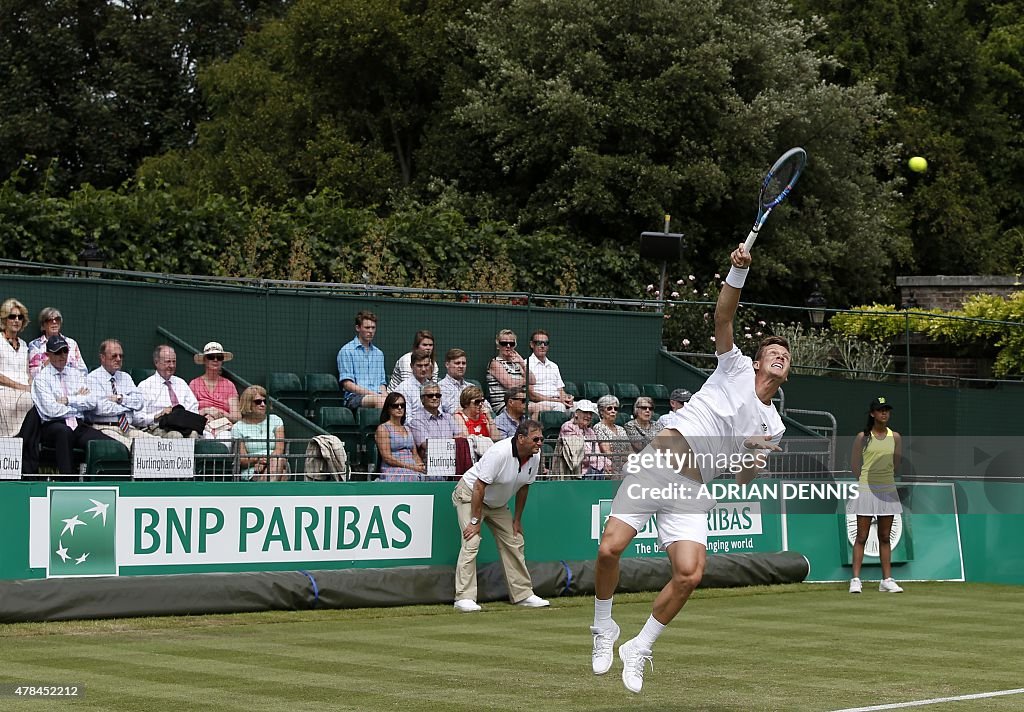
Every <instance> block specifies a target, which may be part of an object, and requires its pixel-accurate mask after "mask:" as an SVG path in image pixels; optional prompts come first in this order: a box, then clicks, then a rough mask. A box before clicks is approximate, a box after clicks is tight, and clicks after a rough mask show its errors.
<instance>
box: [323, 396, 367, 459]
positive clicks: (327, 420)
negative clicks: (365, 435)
mask: <svg viewBox="0 0 1024 712" xmlns="http://www.w3.org/2000/svg"><path fill="white" fill-rule="evenodd" d="M317 424H318V425H319V426H320V427H321V428H323V429H324V430H326V431H327V432H328V433H330V434H331V435H334V436H336V437H337V438H338V439H339V440H341V442H342V443H344V444H345V455H346V456H347V457H348V460H349V462H355V461H356V460H357V459H358V458H357V455H358V453H359V442H360V432H359V426H358V425H357V424H356V418H355V416H354V415H353V414H352V411H351V410H349V409H348V408H345V407H344V406H324V407H323V408H321V409H320V413H319V414H318V416H317Z"/></svg>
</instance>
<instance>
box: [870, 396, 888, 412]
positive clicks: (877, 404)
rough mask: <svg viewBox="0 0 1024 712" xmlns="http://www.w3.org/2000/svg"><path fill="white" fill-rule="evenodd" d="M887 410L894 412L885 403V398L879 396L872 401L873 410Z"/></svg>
mask: <svg viewBox="0 0 1024 712" xmlns="http://www.w3.org/2000/svg"><path fill="white" fill-rule="evenodd" d="M886 408H888V409H889V410H892V406H891V405H889V404H888V403H886V402H885V396H878V398H875V399H874V400H873V401H871V410H885V409H886Z"/></svg>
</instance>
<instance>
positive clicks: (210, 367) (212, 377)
mask: <svg viewBox="0 0 1024 712" xmlns="http://www.w3.org/2000/svg"><path fill="white" fill-rule="evenodd" d="M234 357H235V355H234V354H233V353H231V352H230V351H225V350H224V347H223V346H221V345H220V344H219V343H217V342H216V341H211V342H210V343H208V344H207V345H206V346H204V347H203V352H202V353H199V354H196V355H195V356H193V357H192V360H193V361H195V362H196V363H197V364H198V365H200V366H203V367H204V371H203V375H201V376H196V377H195V378H193V379H192V380H191V381H189V384H188V387H189V388H190V389H192V394H193V395H194V396H195V397H196V401H198V402H199V415H203V416H205V417H206V436H207V437H211V438H220V437H224V438H228V437H231V426H232V425H234V424H235V423H236V422H238V419H239V418H241V417H242V413H241V411H240V410H239V404H238V389H237V388H235V384H234V383H232V382H231V381H229V380H228V379H227V378H225V377H224V375H223V373H221V372H222V371H223V369H224V363H225V362H226V361H230V360H231V359H233V358H234ZM275 417H276V416H275Z"/></svg>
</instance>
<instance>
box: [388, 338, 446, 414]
mask: <svg viewBox="0 0 1024 712" xmlns="http://www.w3.org/2000/svg"><path fill="white" fill-rule="evenodd" d="M411 362H412V375H411V376H409V377H408V378H407V379H405V380H404V381H402V382H401V383H400V384H399V385H398V388H396V389H395V391H394V392H395V393H401V394H402V395H403V396H405V402H406V403H407V405H406V417H407V418H409V419H410V420H412V418H414V417H416V416H417V415H419V413H420V411H421V410H422V409H423V406H422V405H421V404H420V391H421V390H423V384H425V383H426V382H427V381H428V380H429V379H430V373H431V371H432V370H433V368H436V367H435V366H434V359H433V357H432V356H431V355H430V352H428V351H424V350H423V349H417V350H416V351H414V352H413V354H412V359H411Z"/></svg>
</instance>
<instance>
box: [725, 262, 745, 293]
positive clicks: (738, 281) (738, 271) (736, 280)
mask: <svg viewBox="0 0 1024 712" xmlns="http://www.w3.org/2000/svg"><path fill="white" fill-rule="evenodd" d="M748 272H750V268H749V267H735V266H734V267H733V268H732V269H730V270H729V274H728V275H726V277H725V283H726V284H728V285H729V286H730V287H736V289H743V285H744V284H746V282H747V273H748Z"/></svg>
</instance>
